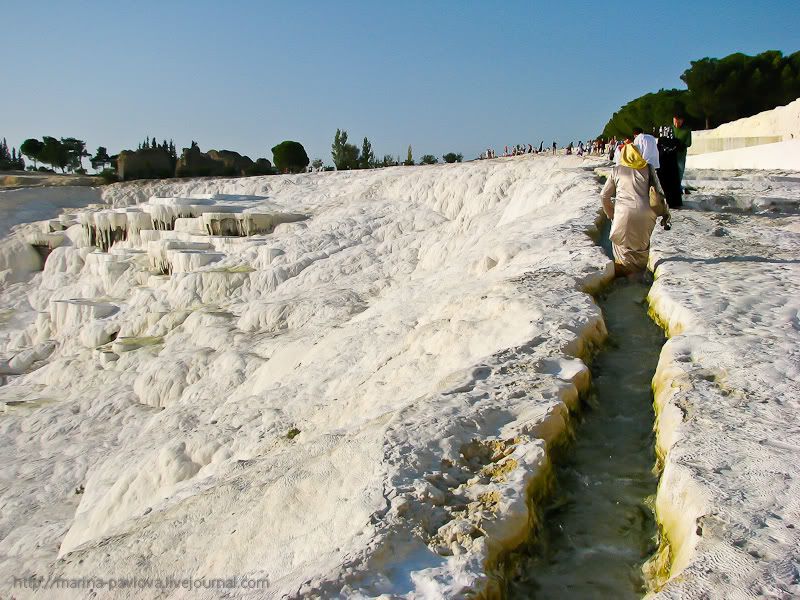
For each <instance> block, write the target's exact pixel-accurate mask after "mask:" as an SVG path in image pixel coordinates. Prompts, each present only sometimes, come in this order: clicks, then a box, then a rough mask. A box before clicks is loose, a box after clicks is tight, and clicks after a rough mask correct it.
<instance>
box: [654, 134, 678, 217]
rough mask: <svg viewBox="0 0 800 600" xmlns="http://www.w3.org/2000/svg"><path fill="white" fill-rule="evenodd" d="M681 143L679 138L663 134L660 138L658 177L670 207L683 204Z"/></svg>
mask: <svg viewBox="0 0 800 600" xmlns="http://www.w3.org/2000/svg"><path fill="white" fill-rule="evenodd" d="M679 151H680V143H679V142H678V140H676V139H674V138H672V137H667V136H661V137H659V138H658V162H659V163H660V166H659V168H658V169H657V173H658V179H659V181H661V187H662V188H664V196H665V197H666V199H667V204H668V205H669V207H670V208H680V207H681V206H683V198H682V194H681V177H680V171H679V168H678V153H679Z"/></svg>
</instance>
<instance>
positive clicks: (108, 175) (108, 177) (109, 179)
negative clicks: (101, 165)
mask: <svg viewBox="0 0 800 600" xmlns="http://www.w3.org/2000/svg"><path fill="white" fill-rule="evenodd" d="M97 176H98V177H99V178H100V179H102V180H103V183H106V184H108V183H114V182H116V181H119V178H118V177H117V172H116V171H115V170H114V169H103V170H102V171H100V173H98V174H97Z"/></svg>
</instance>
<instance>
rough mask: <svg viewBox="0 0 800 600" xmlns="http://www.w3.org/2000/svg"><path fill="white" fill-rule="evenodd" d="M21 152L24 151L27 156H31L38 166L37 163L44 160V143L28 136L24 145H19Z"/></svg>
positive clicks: (34, 163)
mask: <svg viewBox="0 0 800 600" xmlns="http://www.w3.org/2000/svg"><path fill="white" fill-rule="evenodd" d="M19 150H20V152H22V153H23V154H24V155H25V156H27V157H28V158H30V159H31V160H32V161H33V166H34V168H35V167H36V166H37V165H36V163H37V162H38V161H40V160H42V151H43V150H44V144H43V143H42V142H40V141H39V140H37V139H36V138H28V139H27V140H25V141H24V142H22V145H21V146H20V147H19Z"/></svg>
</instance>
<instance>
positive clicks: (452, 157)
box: [442, 152, 464, 163]
mask: <svg viewBox="0 0 800 600" xmlns="http://www.w3.org/2000/svg"><path fill="white" fill-rule="evenodd" d="M442 158H443V159H444V162H446V163H457V162H461V161H462V160H464V155H463V154H461V153H460V152H459V153H458V154H456V153H455V152H448V153H447V154H445V155H444V156H442Z"/></svg>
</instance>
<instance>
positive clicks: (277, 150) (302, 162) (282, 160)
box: [272, 140, 309, 173]
mask: <svg viewBox="0 0 800 600" xmlns="http://www.w3.org/2000/svg"><path fill="white" fill-rule="evenodd" d="M272 158H273V160H272V162H273V164H274V165H275V167H277V169H278V171H280V172H281V173H299V172H301V171H303V170H304V169H305V168H306V167H307V166H308V163H309V160H308V154H306V149H305V148H303V145H302V144H301V143H300V142H294V141H291V140H285V141H283V142H281V143H280V144H278V145H277V146H274V147H273V148H272Z"/></svg>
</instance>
